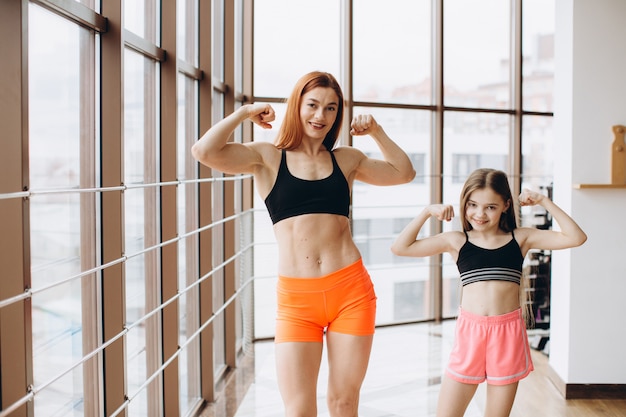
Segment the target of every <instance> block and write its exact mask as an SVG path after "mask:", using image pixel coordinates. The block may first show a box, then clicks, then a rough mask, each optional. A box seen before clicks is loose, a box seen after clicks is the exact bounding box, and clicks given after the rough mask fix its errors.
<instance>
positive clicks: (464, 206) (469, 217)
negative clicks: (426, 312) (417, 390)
mask: <svg viewBox="0 0 626 417" xmlns="http://www.w3.org/2000/svg"><path fill="white" fill-rule="evenodd" d="M519 203H520V204H521V205H522V206H533V205H540V206H542V207H543V208H544V209H546V210H547V211H548V212H549V213H550V214H551V215H552V217H553V219H554V220H555V221H556V222H557V223H558V224H559V226H560V229H561V230H560V231H556V230H540V229H535V228H531V227H517V222H516V219H515V210H514V206H513V204H514V202H513V198H512V196H511V190H510V187H509V182H508V179H507V176H506V174H505V173H504V172H502V171H498V170H494V169H487V168H484V169H478V170H476V171H474V172H473V173H471V174H470V176H469V177H468V179H467V181H466V182H465V185H464V187H463V190H462V191H461V201H460V206H459V207H460V209H459V210H460V220H461V224H462V226H463V231H462V232H461V231H450V232H444V233H440V234H437V235H435V236H431V237H426V238H423V239H417V236H418V234H419V231H420V229H421V228H422V226H423V225H424V223H425V222H426V221H427V220H428V219H429V218H430V217H431V216H432V217H434V218H436V219H438V220H442V221H443V220H446V221H450V220H451V219H452V217H454V210H453V208H452V206H450V205H443V204H433V205H430V206H428V207H426V208H425V209H424V210H423V211H422V212H421V213H420V214H419V215H418V216H417V217H416V218H415V219H413V220H412V221H411V222H410V223H409V224H408V225H407V226H406V227H405V228H404V230H403V231H402V232H401V233H400V235H399V236H398V238H397V239H396V241H395V242H394V244H393V245H392V248H391V250H392V252H393V253H394V254H396V255H399V256H413V257H425V256H431V255H436V254H440V253H443V252H448V253H449V254H450V255H451V256H452V258H453V259H454V260H455V261H456V264H457V267H458V269H459V273H460V275H461V286H462V296H461V305H460V307H459V316H458V318H457V322H456V335H455V343H454V346H453V349H452V351H451V354H450V360H449V363H448V367H447V368H446V372H445V376H444V378H443V381H442V385H441V391H440V393H439V402H438V405H437V416H438V417H452V416H459V417H461V416H463V414H464V412H465V410H466V408H467V406H468V404H469V402H470V401H471V399H472V397H473V396H474V394H475V392H476V389H477V387H478V384H479V383H481V382H483V381H485V380H486V381H487V384H488V385H487V401H486V406H485V416H508V415H509V414H510V412H511V408H512V407H513V401H514V399H515V394H516V391H517V385H518V383H519V381H520V380H521V379H522V378H525V377H526V376H527V375H528V374H529V373H530V372H531V371H532V370H533V364H532V360H531V357H530V350H529V349H530V348H529V343H528V337H527V334H526V326H525V322H524V320H523V317H522V310H521V306H520V296H519V294H520V281H521V278H522V263H523V261H524V257H525V256H526V254H527V253H528V251H529V250H530V249H545V250H554V249H566V248H573V247H576V246H580V245H582V244H583V243H584V242H585V240H586V239H587V236H586V235H585V233H584V232H583V231H582V230H581V228H580V227H579V226H578V225H577V224H576V222H575V221H574V220H573V219H572V218H571V217H570V216H569V215H567V214H566V213H565V212H564V211H563V210H561V209H560V208H559V207H558V206H557V205H556V204H554V203H553V202H552V201H551V200H550V199H549V198H548V197H546V196H544V195H542V194H539V193H536V192H533V191H530V190H524V191H523V192H522V193H521V194H520V196H519ZM416 239H417V240H416Z"/></svg>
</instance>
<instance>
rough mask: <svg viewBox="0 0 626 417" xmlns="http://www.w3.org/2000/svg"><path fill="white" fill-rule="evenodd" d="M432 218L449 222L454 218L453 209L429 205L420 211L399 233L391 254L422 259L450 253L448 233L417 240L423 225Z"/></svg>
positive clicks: (441, 205) (446, 206) (440, 205)
mask: <svg viewBox="0 0 626 417" xmlns="http://www.w3.org/2000/svg"><path fill="white" fill-rule="evenodd" d="M430 217H434V218H436V219H437V220H446V221H450V220H451V219H452V218H453V217H454V209H453V208H452V206H450V205H444V204H431V205H430V206H427V207H426V208H424V210H422V212H421V213H420V214H418V215H417V217H415V218H414V219H413V220H411V222H410V223H409V224H407V225H406V227H405V228H404V230H402V232H400V234H399V235H398V237H397V238H396V240H395V242H394V243H393V245H391V252H393V253H394V254H395V255H398V256H411V257H424V256H431V255H437V254H440V253H444V252H450V251H451V249H452V246H451V241H450V239H449V233H439V234H437V235H434V236H431V237H426V238H423V239H419V240H418V239H417V236H418V235H419V232H420V230H421V229H422V227H423V226H424V223H426V221H427V220H428V219H429V218H430Z"/></svg>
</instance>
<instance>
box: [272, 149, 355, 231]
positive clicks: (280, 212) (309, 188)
mask: <svg viewBox="0 0 626 417" xmlns="http://www.w3.org/2000/svg"><path fill="white" fill-rule="evenodd" d="M330 157H331V159H332V161H333V172H332V173H331V174H330V175H329V176H328V177H326V178H322V179H321V180H303V179H301V178H297V177H294V176H293V175H291V173H290V172H289V169H288V168H287V154H286V152H285V150H284V149H283V150H282V156H281V159H280V167H279V168H278V175H277V176H276V182H275V183H274V187H272V190H271V191H270V193H269V194H268V195H267V197H266V198H265V206H266V207H267V210H268V211H269V213H270V218H271V219H272V224H276V223H278V222H279V221H281V220H284V219H286V218H288V217H293V216H299V215H301V214H309V213H329V214H338V215H341V216H346V217H348V216H349V211H350V187H349V186H348V181H346V177H345V176H344V175H343V172H341V169H340V168H339V165H338V164H337V161H336V160H335V155H334V154H333V153H332V152H331V153H330Z"/></svg>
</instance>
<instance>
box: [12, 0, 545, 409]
mask: <svg viewBox="0 0 626 417" xmlns="http://www.w3.org/2000/svg"><path fill="white" fill-rule="evenodd" d="M70 3H71V5H70ZM553 15H554V0H524V2H523V3H522V2H521V1H519V0H510V1H506V0H505V1H501V0H481V1H475V2H471V5H470V4H469V3H468V2H466V1H464V0H449V1H448V0H446V1H445V2H441V1H431V0H392V1H389V2H385V4H384V5H383V6H381V2H379V1H376V0H358V1H355V0H352V1H342V2H338V1H336V0H318V1H316V2H298V1H293V0H255V1H254V2H246V1H243V0H237V1H227V0H219V1H213V2H206V1H199V0H176V1H172V2H169V1H168V2H158V1H156V0H138V1H122V0H105V1H102V0H100V1H97V0H83V1H77V2H60V1H48V0H38V1H33V2H32V3H31V2H19V1H13V2H10V1H4V2H0V33H2V34H3V36H1V37H0V44H1V45H2V51H3V59H2V61H1V62H2V64H1V65H0V69H2V70H3V73H2V77H0V85H1V86H2V88H1V90H2V91H3V93H5V92H6V94H7V95H6V97H10V100H5V101H4V102H3V103H4V104H5V105H4V107H3V109H4V111H3V112H0V126H2V129H3V140H2V144H1V145H0V146H1V152H0V161H1V162H2V169H3V175H2V176H1V177H0V223H1V230H2V233H1V235H0V239H1V243H2V249H3V250H2V251H0V265H2V267H3V268H2V269H3V274H2V275H1V276H0V333H1V334H2V335H3V337H2V339H0V351H1V352H2V355H1V358H0V378H2V379H1V380H0V399H1V401H2V404H1V406H2V410H0V414H2V413H5V414H6V415H8V414H9V413H12V412H13V411H15V410H19V411H18V412H19V413H22V414H23V415H34V416H35V417H43V416H57V415H73V416H87V415H106V416H116V415H127V416H150V417H153V416H155V417H160V416H168V417H169V416H176V415H185V416H190V415H195V414H197V413H198V410H199V409H200V408H201V407H202V406H203V404H205V403H210V402H212V401H214V400H215V399H216V395H218V394H217V393H218V390H219V388H220V387H221V386H223V381H224V379H225V378H227V376H228V374H229V372H230V371H231V370H232V369H233V368H235V367H236V366H238V363H239V362H238V361H239V360H240V359H241V357H242V356H243V355H242V354H243V353H245V352H246V348H247V347H248V346H249V344H250V342H251V341H252V340H253V339H254V338H255V337H256V338H266V337H272V336H273V332H274V317H275V283H276V264H277V262H276V247H275V241H274V236H273V232H272V225H271V222H270V219H269V216H268V215H267V212H266V209H265V206H264V204H263V202H262V201H260V199H259V198H258V195H257V194H256V192H254V190H253V188H252V185H253V184H252V179H251V178H250V176H246V175H234V176H232V175H224V174H222V173H219V172H216V171H212V170H211V169H208V168H206V167H203V166H200V165H199V164H198V163H197V162H196V161H195V160H193V159H192V158H191V155H190V152H189V151H190V149H189V148H190V146H191V144H192V143H193V142H194V141H195V140H197V138H198V137H199V136H200V135H202V134H203V133H204V131H206V130H207V129H208V128H209V127H210V126H211V125H212V124H213V123H214V122H215V121H217V120H220V119H221V118H223V117H224V115H226V114H229V113H231V112H233V111H234V110H235V109H236V108H237V107H238V106H240V105H242V104H243V103H245V102H249V101H265V102H268V103H271V104H272V105H273V106H274V108H275V109H276V111H277V120H276V122H275V123H274V129H272V130H267V131H266V130H263V131H260V130H258V129H256V128H255V127H253V126H251V125H250V124H243V125H242V126H241V128H240V129H237V131H236V132H235V134H234V135H233V138H232V139H233V140H235V141H240V142H244V141H249V140H263V141H273V139H274V135H275V134H276V132H277V130H278V128H279V127H280V123H281V121H282V116H283V114H284V110H285V105H284V99H285V98H286V97H287V96H288V95H289V93H290V91H291V88H292V87H293V85H294V83H295V81H296V80H297V79H298V78H299V77H300V76H301V75H303V74H304V73H306V72H309V71H311V70H323V71H328V72H331V73H333V74H335V75H336V76H337V78H338V79H339V80H340V82H341V84H342V85H343V86H344V89H345V92H346V100H347V104H348V108H349V112H348V113H350V112H353V113H355V114H356V113H371V114H372V115H374V117H375V118H376V119H377V120H378V121H379V122H380V123H381V124H382V125H383V126H384V128H385V130H386V131H387V132H388V133H389V135H390V136H391V137H392V138H393V139H394V140H396V141H397V143H398V144H399V145H400V146H402V147H403V148H404V149H405V150H406V151H407V153H408V154H409V155H410V157H411V160H412V161H413V163H414V167H415V169H416V171H417V176H416V178H415V179H414V180H413V181H412V182H411V183H409V184H404V185H401V186H396V187H373V186H369V185H366V184H363V183H356V184H355V185H354V190H353V191H354V192H353V196H352V198H353V200H352V203H353V207H352V226H353V229H352V230H353V235H354V239H355V241H356V243H357V245H358V247H359V249H360V250H361V252H362V254H363V257H364V260H365V263H366V265H367V267H368V269H369V271H370V273H371V275H372V277H373V279H374V283H375V286H376V290H377V293H378V296H379V306H380V308H379V314H378V318H377V320H378V321H377V323H378V324H379V325H382V324H393V323H401V322H408V321H421V320H433V319H440V318H446V317H452V316H453V315H454V314H456V307H457V305H458V296H459V289H458V274H457V271H456V266H455V265H454V263H453V262H452V260H451V259H449V258H448V257H447V256H442V257H433V258H432V259H431V258H428V259H410V258H398V257H394V256H393V255H392V254H391V252H390V251H389V245H390V243H391V242H392V241H393V239H394V238H395V237H396V236H397V234H398V233H399V232H400V230H402V228H403V227H404V225H405V224H406V223H407V222H408V221H410V219H411V218H412V217H414V216H415V214H416V213H417V212H418V211H420V210H421V209H422V208H423V206H424V205H425V204H428V203H430V202H431V201H433V200H435V201H443V202H449V203H452V204H457V201H458V193H459V190H460V187H461V184H462V183H463V181H464V179H465V177H466V176H467V174H468V173H469V172H470V171H471V170H472V169H474V168H476V167H479V166H491V167H495V168H500V169H503V170H506V171H507V172H508V173H509V174H510V176H511V179H512V183H513V184H514V186H515V187H516V188H520V187H521V186H522V185H523V186H529V187H533V188H537V189H543V190H548V189H551V187H552V161H553V159H554V152H553V149H552V143H553V140H552V113H551V111H552V78H553V52H554V51H553V37H554V22H553V19H554V18H553ZM253 71H254V72H253ZM7 102H10V104H9V105H6V103H7ZM342 135H343V136H342V137H341V143H342V144H344V145H351V146H355V147H358V148H359V149H361V150H363V152H365V153H367V154H369V155H373V156H376V155H378V152H379V151H378V149H377V147H376V146H375V144H374V143H373V141H371V140H369V139H368V138H356V139H355V140H354V141H353V140H352V139H351V138H350V137H349V135H348V133H347V132H346V131H345V130H344V131H343V132H342ZM514 191H515V190H514ZM440 227H441V226H439V225H436V224H430V223H429V224H428V225H427V228H426V229H425V230H424V233H425V234H426V233H433V232H435V231H437V230H438V229H439V228H440ZM443 227H444V229H446V228H447V229H450V228H454V227H458V223H455V222H452V223H450V224H445V225H444V226H443ZM253 316H254V317H253ZM7 334H8V335H10V337H5V335H7ZM5 414H3V415H5Z"/></svg>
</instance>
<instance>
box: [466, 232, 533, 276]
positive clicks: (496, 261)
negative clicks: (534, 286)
mask: <svg viewBox="0 0 626 417" xmlns="http://www.w3.org/2000/svg"><path fill="white" fill-rule="evenodd" d="M511 236H512V239H511V240H510V241H509V242H508V243H507V244H506V245H504V246H501V247H499V248H497V249H485V248H481V247H479V246H476V245H474V244H473V243H471V242H470V241H469V238H468V236H467V232H465V239H466V240H465V243H464V244H463V246H462V247H461V250H460V251H459V258H458V259H457V261H456V265H457V267H458V268H459V272H460V273H461V285H462V286H465V285H467V284H471V283H474V282H479V281H492V280H495V281H509V282H514V283H516V284H518V285H519V283H520V282H521V278H522V263H523V262H524V257H523V256H522V251H521V249H520V247H519V244H518V243H517V240H515V235H513V232H511Z"/></svg>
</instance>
